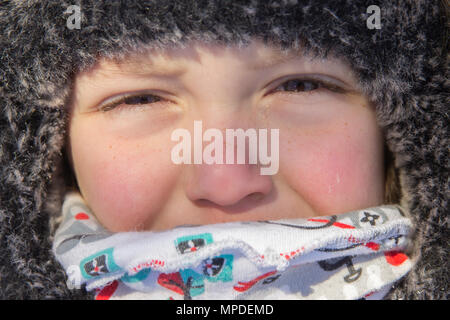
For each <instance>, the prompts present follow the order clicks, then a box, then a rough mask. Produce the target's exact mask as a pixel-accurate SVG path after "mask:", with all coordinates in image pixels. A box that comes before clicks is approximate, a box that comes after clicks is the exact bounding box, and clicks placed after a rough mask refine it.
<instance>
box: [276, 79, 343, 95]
mask: <svg viewBox="0 0 450 320" xmlns="http://www.w3.org/2000/svg"><path fill="white" fill-rule="evenodd" d="M320 88H325V89H328V90H330V91H333V92H337V93H344V92H345V90H344V89H343V88H340V87H338V86H336V85H335V84H332V83H325V82H323V81H319V80H301V79H292V80H288V81H286V82H284V83H282V84H281V85H279V86H278V87H277V88H275V90H274V91H275V92H277V91H288V92H292V91H294V92H308V91H314V90H317V89H320Z"/></svg>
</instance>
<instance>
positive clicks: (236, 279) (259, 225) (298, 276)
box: [53, 193, 413, 299]
mask: <svg viewBox="0 0 450 320" xmlns="http://www.w3.org/2000/svg"><path fill="white" fill-rule="evenodd" d="M62 210H63V221H62V223H61V225H60V226H59V228H58V230H57V232H56V235H55V240H54V244H53V251H54V253H55V255H56V258H57V259H58V261H59V262H60V263H61V264H62V266H63V267H64V268H65V270H66V272H67V275H68V285H69V287H72V288H75V287H76V288H79V287H81V286H86V290H88V291H90V290H95V291H96V299H381V298H382V297H383V296H384V295H385V294H386V293H387V292H388V291H389V289H390V288H391V286H392V284H393V283H394V282H396V281H397V280H398V279H400V278H401V277H402V276H404V275H405V274H406V273H407V272H408V271H409V270H410V269H411V268H412V265H413V262H412V261H411V260H410V259H409V258H408V256H407V255H406V254H405V253H403V252H402V250H405V249H406V247H407V246H408V244H409V242H410V240H409V237H408V234H409V233H410V231H411V229H412V224H411V221H410V219H409V218H408V217H407V216H406V215H405V214H404V212H403V211H402V209H401V208H400V207H398V206H379V207H373V208H368V209H365V210H358V211H353V212H348V213H343V214H340V215H332V216H327V217H314V218H311V219H289V220H288V219H282V220H277V221H255V222H233V223H223V224H215V225H204V226H182V227H177V228H174V229H171V230H167V231H162V232H151V231H145V232H119V233H111V232H109V231H107V230H106V229H104V228H103V227H102V226H101V225H100V224H99V222H98V221H97V220H96V219H95V217H94V215H93V214H92V213H91V212H90V210H89V208H88V207H87V205H86V204H85V202H84V201H83V199H82V197H81V196H80V195H79V194H78V193H69V194H67V195H66V198H65V201H64V204H63V209H62Z"/></svg>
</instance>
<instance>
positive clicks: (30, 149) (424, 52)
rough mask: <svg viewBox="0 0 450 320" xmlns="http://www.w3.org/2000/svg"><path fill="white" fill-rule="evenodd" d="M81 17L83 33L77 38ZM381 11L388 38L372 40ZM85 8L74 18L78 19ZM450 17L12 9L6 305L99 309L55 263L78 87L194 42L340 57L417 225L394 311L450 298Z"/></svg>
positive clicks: (0, 100)
mask: <svg viewBox="0 0 450 320" xmlns="http://www.w3.org/2000/svg"><path fill="white" fill-rule="evenodd" d="M73 5H75V6H78V8H79V12H80V20H79V28H78V27H77V25H76V23H75V24H72V25H70V21H68V19H70V15H71V13H72V14H73V13H74V12H75V11H67V8H69V7H70V6H73ZM370 5H376V6H378V8H379V9H380V12H379V13H380V23H381V25H378V26H376V27H375V28H369V25H368V19H369V18H370V17H371V15H372V14H373V13H372V12H370V11H369V12H368V10H367V9H368V7H369V6H370ZM72 8H74V7H72ZM447 10H448V8H446V7H445V2H440V1H437V0H399V1H388V0H371V1H362V0H342V1H336V0H321V1H317V0H315V1H313V0H264V1H259V0H248V1H247V0H233V1H221V0H173V1H137V0H127V1H96V0H70V1H41V0H23V1H12V0H11V1H9V0H6V1H2V2H1V4H0V29H1V30H0V47H1V48H2V52H1V54H0V108H1V112H0V172H1V173H0V179H1V180H0V298H3V299H43V298H65V299H75V298H81V299H83V298H91V297H92V296H91V294H90V293H87V292H86V291H85V290H83V289H80V290H69V289H68V288H67V286H66V276H65V273H64V271H63V270H62V268H61V267H60V265H59V264H58V262H56V260H55V259H54V257H53V254H52V252H51V245H52V237H53V231H54V223H55V221H56V220H55V219H53V218H52V217H53V216H54V215H55V212H56V213H58V212H59V210H60V208H61V203H62V196H63V194H64V191H65V190H64V186H65V184H66V182H65V181H64V180H63V179H62V178H63V177H66V176H67V172H68V171H67V170H68V169H67V168H66V167H65V166H64V161H63V159H64V157H63V154H64V152H63V150H64V142H65V136H66V125H67V110H66V108H65V105H66V104H67V102H68V101H69V99H70V94H71V91H72V86H73V80H74V76H75V74H76V73H77V72H79V71H81V70H86V69H88V68H89V67H91V66H92V65H93V64H94V63H95V62H96V61H97V59H98V58H99V57H120V56H122V55H124V54H127V53H129V52H132V51H134V50H137V49H138V48H140V47H142V46H143V45H146V46H151V47H154V48H165V47H169V46H175V45H180V44H182V43H185V42H187V41H189V40H201V41H205V42H211V43H212V42H215V43H223V44H231V43H233V44H236V45H238V46H244V45H246V44H247V43H248V42H249V41H250V40H251V39H252V38H254V37H258V38H260V39H263V40H264V41H266V42H270V43H274V44H277V45H280V46H281V47H283V48H302V50H306V51H308V52H310V53H312V54H315V55H318V56H324V57H325V56H327V55H329V54H332V55H334V56H337V57H338V58H340V59H342V60H343V61H346V62H348V63H349V65H350V66H351V67H352V69H353V70H354V72H355V74H356V75H357V80H358V84H359V86H360V89H361V91H362V92H363V93H364V94H365V95H366V96H367V97H368V98H369V99H370V100H371V101H372V102H373V103H374V105H375V106H376V114H377V119H378V123H379V125H380V127H381V128H382V130H383V132H384V135H385V140H386V145H387V148H388V149H389V150H390V152H391V153H392V155H393V163H394V168H395V170H394V172H395V177H396V179H398V181H399V188H400V195H401V197H400V202H401V204H402V205H403V206H404V207H405V208H407V209H408V210H409V211H410V213H411V214H412V216H413V220H414V223H415V226H416V232H415V239H414V240H415V249H414V250H415V251H414V252H415V254H416V255H417V256H418V257H419V260H418V263H417V264H416V266H415V268H414V269H413V270H412V271H411V272H410V273H409V274H408V275H407V276H406V277H405V278H404V279H403V280H402V281H401V282H400V283H398V284H397V285H396V287H394V288H393V289H392V290H391V292H390V294H389V295H388V296H387V298H391V299H447V298H448V284H449V281H448V270H449V265H448V261H449V259H448V247H449V243H448V239H449V237H448V236H449V233H448V221H447V214H448V203H447V201H448V195H449V176H448V172H449V145H450V144H449V132H448V124H449V117H448V110H449V109H448V104H449V97H448V92H450V90H449V89H450V88H449V80H448V44H447V42H446V41H447V39H448V32H447V31H448V25H447V23H448V22H447V13H446V11H447Z"/></svg>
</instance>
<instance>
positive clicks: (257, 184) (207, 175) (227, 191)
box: [186, 164, 272, 208]
mask: <svg viewBox="0 0 450 320" xmlns="http://www.w3.org/2000/svg"><path fill="white" fill-rule="evenodd" d="M191 166H192V167H191V168H190V171H189V173H190V174H189V178H188V179H187V184H186V194H187V197H188V198H189V199H190V200H191V201H193V202H196V203H197V204H202V205H211V206H216V207H217V206H220V207H229V206H233V207H235V208H238V207H240V208H244V207H246V206H248V205H250V206H253V205H255V204H256V203H257V202H258V201H260V200H262V199H264V198H265V197H266V196H267V195H268V194H269V193H270V192H271V190H272V178H271V177H270V176H267V175H261V174H260V170H259V167H258V166H257V165H252V164H199V165H191Z"/></svg>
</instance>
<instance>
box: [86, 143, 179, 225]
mask: <svg viewBox="0 0 450 320" xmlns="http://www.w3.org/2000/svg"><path fill="white" fill-rule="evenodd" d="M92 145H93V146H96V148H89V146H88V145H84V146H80V148H79V150H77V151H78V154H81V155H82V154H87V150H88V149H90V152H89V153H90V155H89V156H88V157H80V158H79V161H78V178H79V182H80V188H81V190H82V192H83V196H84V197H85V199H86V201H87V202H88V203H89V204H90V206H91V208H92V210H93V211H94V213H95V214H96V216H97V218H98V219H99V221H100V222H101V223H102V224H103V225H104V226H105V227H106V228H107V229H109V230H111V231H115V232H116V231H127V230H133V229H134V228H142V227H144V226H145V225H146V224H148V223H150V222H151V220H152V219H154V218H155V214H156V213H157V212H158V211H160V209H161V207H162V206H163V204H164V201H165V199H167V197H168V193H169V192H170V190H171V189H172V188H173V177H174V174H173V171H171V168H170V167H168V165H167V164H168V162H167V159H165V158H164V157H163V156H162V155H163V154H167V153H168V152H167V151H165V150H163V149H162V147H155V146H154V145H153V146H148V145H147V146H139V145H138V144H136V143H129V142H127V143H123V144H121V143H119V142H117V141H116V142H115V143H114V142H112V141H93V142H92ZM155 186H158V187H157V188H156V187H155Z"/></svg>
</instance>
